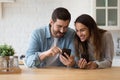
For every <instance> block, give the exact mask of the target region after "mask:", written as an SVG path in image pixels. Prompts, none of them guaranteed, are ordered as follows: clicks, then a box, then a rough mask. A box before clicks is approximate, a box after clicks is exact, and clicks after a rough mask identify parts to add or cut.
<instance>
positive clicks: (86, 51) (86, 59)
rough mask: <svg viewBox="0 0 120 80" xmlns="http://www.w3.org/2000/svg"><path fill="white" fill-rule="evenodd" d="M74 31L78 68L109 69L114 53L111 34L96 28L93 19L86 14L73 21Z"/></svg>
mask: <svg viewBox="0 0 120 80" xmlns="http://www.w3.org/2000/svg"><path fill="white" fill-rule="evenodd" d="M75 29H76V34H77V35H76V38H75V47H76V56H77V60H76V62H77V65H78V67H79V68H82V69H85V68H87V69H96V68H108V67H111V65H112V59H113V53H114V44H113V39H112V35H111V33H110V32H109V31H107V30H103V29H100V28H98V27H97V24H96V22H95V21H94V19H93V18H92V17H91V16H89V15H87V14H83V15H81V16H79V17H78V18H77V19H76V20H75Z"/></svg>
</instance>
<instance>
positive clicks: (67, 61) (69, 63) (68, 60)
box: [59, 53, 75, 66]
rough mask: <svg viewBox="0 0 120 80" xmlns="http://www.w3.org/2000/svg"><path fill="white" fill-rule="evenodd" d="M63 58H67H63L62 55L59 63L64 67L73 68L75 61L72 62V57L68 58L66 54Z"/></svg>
mask: <svg viewBox="0 0 120 80" xmlns="http://www.w3.org/2000/svg"><path fill="white" fill-rule="evenodd" d="M65 56H66V57H67V58H66V57H64V56H63V55H60V56H59V57H60V61H61V62H62V63H63V64H64V65H66V66H73V65H74V64H75V61H74V57H73V56H70V57H69V56H68V55H67V54H66V53H65Z"/></svg>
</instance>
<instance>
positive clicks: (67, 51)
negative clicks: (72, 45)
mask: <svg viewBox="0 0 120 80" xmlns="http://www.w3.org/2000/svg"><path fill="white" fill-rule="evenodd" d="M64 53H66V54H67V55H68V56H70V54H71V49H67V48H63V49H62V55H63V56H64V57H65V58H67V56H66V55H65V54H64Z"/></svg>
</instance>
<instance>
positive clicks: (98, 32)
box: [75, 14, 106, 60]
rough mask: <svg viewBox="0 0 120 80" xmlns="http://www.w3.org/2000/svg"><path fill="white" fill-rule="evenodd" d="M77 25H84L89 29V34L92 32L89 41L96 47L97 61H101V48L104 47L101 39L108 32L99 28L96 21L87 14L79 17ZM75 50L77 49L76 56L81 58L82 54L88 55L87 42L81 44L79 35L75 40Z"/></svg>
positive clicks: (76, 21) (95, 55)
mask: <svg viewBox="0 0 120 80" xmlns="http://www.w3.org/2000/svg"><path fill="white" fill-rule="evenodd" d="M76 23H82V24H83V25H85V26H86V27H88V29H89V32H90V33H89V34H90V39H89V40H90V41H91V42H92V44H93V46H94V57H95V58H96V59H97V60H99V59H100V57H101V47H102V40H101V39H102V36H103V33H104V32H106V30H103V29H100V28H98V27H97V24H96V22H95V21H94V19H93V18H92V17H91V16H89V15H87V14H83V15H81V16H79V17H78V18H77V19H76V20H75V24H76ZM75 48H76V55H77V56H80V55H79V54H81V53H84V54H88V44H87V41H85V42H81V41H80V39H79V37H78V36H77V35H76V38H75Z"/></svg>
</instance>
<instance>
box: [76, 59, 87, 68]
mask: <svg viewBox="0 0 120 80" xmlns="http://www.w3.org/2000/svg"><path fill="white" fill-rule="evenodd" d="M78 67H79V68H81V69H85V68H87V61H86V60H85V59H83V58H81V59H80V60H79V61H78Z"/></svg>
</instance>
